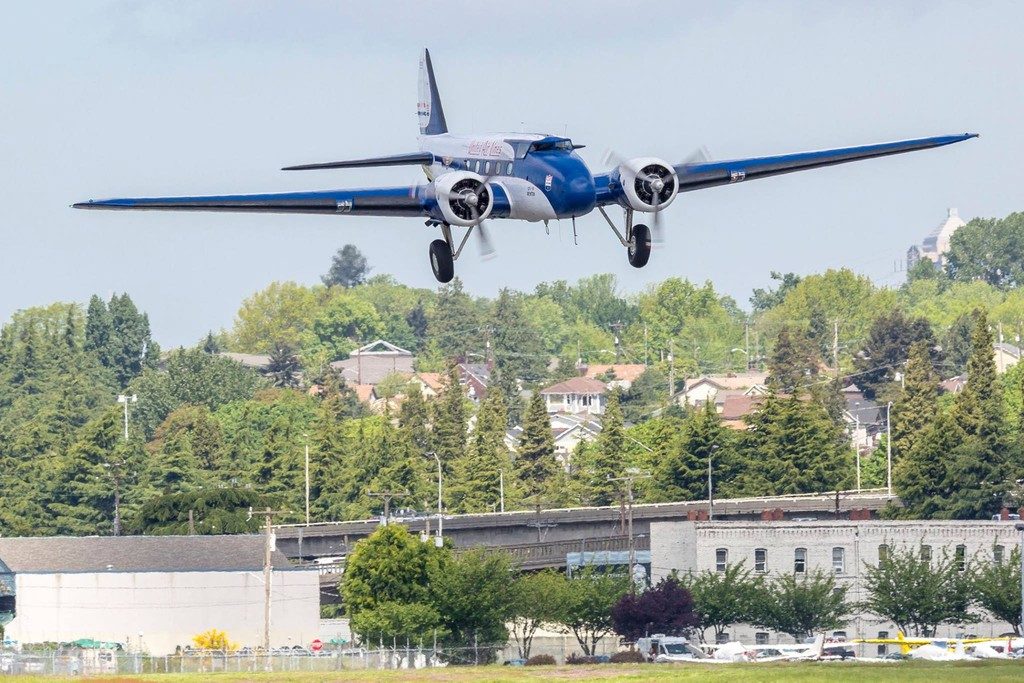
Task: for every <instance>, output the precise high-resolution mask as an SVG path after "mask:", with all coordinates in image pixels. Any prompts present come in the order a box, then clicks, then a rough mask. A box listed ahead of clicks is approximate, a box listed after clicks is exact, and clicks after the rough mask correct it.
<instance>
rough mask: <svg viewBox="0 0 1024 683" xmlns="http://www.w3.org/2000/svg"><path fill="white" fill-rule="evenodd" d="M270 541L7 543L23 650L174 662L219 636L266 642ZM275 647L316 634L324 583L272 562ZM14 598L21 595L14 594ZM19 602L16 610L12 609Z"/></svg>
mask: <svg viewBox="0 0 1024 683" xmlns="http://www.w3.org/2000/svg"><path fill="white" fill-rule="evenodd" d="M264 552H265V551H264V538H263V537H262V536H250V535H245V536H120V537H116V536H103V537H96V536H92V537H78V538H70V537H53V538H0V585H3V586H7V587H8V588H7V589H6V590H4V591H0V592H8V593H12V594H13V595H9V596H8V598H13V600H6V601H5V602H7V603H8V606H11V607H13V611H14V618H13V620H11V622H10V623H9V624H8V625H7V627H6V630H5V636H6V637H7V638H10V639H12V640H15V641H18V642H19V643H21V644H22V645H25V644H29V643H42V642H71V641H74V640H78V639H82V638H91V639H94V640H99V641H105V642H115V643H120V644H121V645H122V646H123V647H124V648H125V649H126V650H128V651H130V652H143V653H149V654H154V655H164V654H171V653H173V652H174V651H175V648H177V647H179V646H181V647H184V646H186V645H191V641H192V637H193V636H195V635H197V634H199V633H202V632H204V631H207V630H209V629H211V628H216V629H220V630H223V631H226V632H227V634H228V636H229V638H230V639H231V640H232V641H235V642H237V643H239V644H241V645H249V646H257V645H260V644H262V641H263V625H264V620H263V614H264V595H265V592H264V582H263V563H264ZM271 559H272V562H271V565H272V568H273V569H272V571H271V597H272V600H271V622H270V642H271V646H272V647H277V646H285V645H298V644H306V643H309V642H311V641H312V640H313V639H314V638H315V637H317V635H318V629H319V618H320V579H319V574H318V573H317V572H316V571H310V570H305V569H300V568H298V567H295V566H293V565H292V564H291V563H289V562H288V559H287V558H286V557H285V556H284V555H283V554H281V553H279V552H276V551H275V552H274V553H273V554H272V556H271ZM11 589H13V590H11ZM11 602H13V605H11V604H10V603H11Z"/></svg>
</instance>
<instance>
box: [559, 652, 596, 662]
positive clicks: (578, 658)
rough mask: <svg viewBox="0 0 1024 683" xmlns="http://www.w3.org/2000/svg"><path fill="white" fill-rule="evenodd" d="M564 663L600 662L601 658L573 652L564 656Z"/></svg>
mask: <svg viewBox="0 0 1024 683" xmlns="http://www.w3.org/2000/svg"><path fill="white" fill-rule="evenodd" d="M565 663H566V664H600V663H601V659H600V658H598V657H594V656H592V655H583V654H580V653H578V652H573V653H572V654H571V655H569V656H568V657H566V658H565Z"/></svg>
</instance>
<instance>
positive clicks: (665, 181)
mask: <svg viewBox="0 0 1024 683" xmlns="http://www.w3.org/2000/svg"><path fill="white" fill-rule="evenodd" d="M619 182H620V183H621V184H622V192H623V194H624V195H625V202H626V204H627V205H628V207H629V208H630V209H633V210H634V211H646V212H651V211H661V210H662V209H664V208H665V207H667V206H668V205H669V204H671V203H672V200H673V199H675V198H676V195H677V194H679V181H678V180H677V179H676V172H675V169H673V168H672V164H670V163H668V162H667V161H664V160H662V159H657V158H655V157H640V158H639V159H630V160H629V161H627V162H625V163H624V164H622V165H620V166H619Z"/></svg>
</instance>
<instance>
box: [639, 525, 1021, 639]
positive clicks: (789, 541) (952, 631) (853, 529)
mask: <svg viewBox="0 0 1024 683" xmlns="http://www.w3.org/2000/svg"><path fill="white" fill-rule="evenodd" d="M1019 544H1020V534H1019V533H1018V532H1017V531H1016V530H1015V529H1014V524H1013V522H1009V521H992V522H988V521H985V522H981V521H964V520H957V521H877V520H871V521H809V522H682V521H680V522H653V523H652V524H651V566H652V568H653V571H652V573H653V579H654V580H655V581H658V580H660V579H661V578H662V577H664V576H667V575H669V574H670V573H671V572H672V571H678V572H679V573H680V574H681V575H683V576H685V575H692V574H696V573H700V572H705V571H724V570H725V567H726V566H727V565H730V564H738V563H740V562H743V563H745V566H746V567H747V568H748V569H751V570H753V571H754V572H755V573H756V574H759V575H763V576H765V577H771V576H779V575H783V574H794V575H796V576H797V577H801V576H807V575H808V574H810V573H812V572H814V571H816V570H821V571H825V572H830V573H834V574H835V576H836V580H837V583H838V585H840V586H843V587H846V588H847V600H848V601H849V602H850V603H851V604H854V605H856V604H857V603H859V602H862V601H864V600H866V598H867V597H868V595H867V587H866V585H865V569H866V566H868V565H873V564H877V563H878V560H879V555H880V554H882V553H885V552H888V551H889V550H890V549H893V548H897V547H900V548H903V547H917V546H927V547H928V548H929V550H930V551H931V553H932V557H939V556H941V555H942V553H948V555H949V557H951V558H963V559H964V564H963V568H964V570H965V571H966V570H967V569H968V563H969V562H998V561H1004V562H1005V561H1009V558H1010V554H1011V552H1012V551H1013V549H1014V548H1015V547H1017V546H1018V545H1019ZM1008 630H1011V629H1010V626H1009V624H1006V623H1004V622H1000V621H996V620H993V619H991V618H985V619H983V620H982V621H980V622H978V623H976V624H968V625H965V626H941V627H939V632H938V634H937V635H938V636H942V637H963V636H966V635H968V634H973V635H977V636H981V637H989V636H998V635H1000V634H1002V633H1005V632H1007V631H1008ZM896 631H897V627H896V625H895V624H893V623H891V622H889V621H887V620H886V619H884V618H882V617H879V616H877V615H874V614H871V613H869V612H866V611H863V610H860V609H857V608H856V607H855V608H854V611H853V613H851V614H850V615H849V621H848V622H847V624H846V625H845V626H844V627H842V628H841V629H837V630H836V631H834V632H829V633H828V634H827V635H829V636H836V637H838V638H841V639H844V640H845V639H847V638H849V639H852V638H877V637H880V636H879V634H880V633H888V634H890V636H895V634H896ZM728 636H729V637H728V639H730V640H739V641H741V642H744V643H754V642H758V641H765V642H775V643H778V642H792V641H791V639H789V638H788V637H787V636H784V635H780V634H777V633H768V632H766V631H765V630H763V629H759V628H756V627H754V626H751V625H749V624H736V625H734V626H733V627H731V628H730V629H729V633H728ZM881 637H887V636H881ZM766 639H767V640H766ZM859 654H860V655H862V656H863V655H871V656H876V655H877V654H879V651H878V650H876V648H875V646H874V645H864V646H861V651H860V652H859ZM883 654H884V653H883Z"/></svg>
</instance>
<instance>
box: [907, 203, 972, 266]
mask: <svg viewBox="0 0 1024 683" xmlns="http://www.w3.org/2000/svg"><path fill="white" fill-rule="evenodd" d="M965 225H967V224H966V223H964V221H963V219H962V218H960V215H959V214H958V213H957V210H956V209H949V210H948V211H947V212H946V220H944V221H943V222H942V223H941V224H939V226H938V227H936V228H935V229H934V230H932V231H931V233H929V234H928V236H927V237H925V238H924V241H923V242H921V244H920V245H914V246H912V247H910V249H908V250H907V270H910V269H911V268H913V267H914V265H915V264H916V263H917V262H918V261H920V260H922V259H928V260H929V261H931V262H932V263H933V264H935V265H936V266H938V267H942V266H944V265H945V257H946V252H948V251H949V243H950V240H951V239H952V238H953V233H955V232H956V231H957V230H959V229H960V228H962V227H963V226H965Z"/></svg>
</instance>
